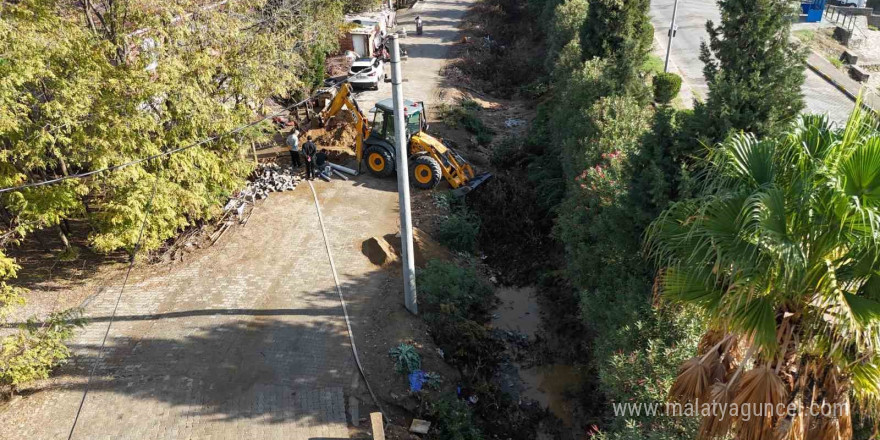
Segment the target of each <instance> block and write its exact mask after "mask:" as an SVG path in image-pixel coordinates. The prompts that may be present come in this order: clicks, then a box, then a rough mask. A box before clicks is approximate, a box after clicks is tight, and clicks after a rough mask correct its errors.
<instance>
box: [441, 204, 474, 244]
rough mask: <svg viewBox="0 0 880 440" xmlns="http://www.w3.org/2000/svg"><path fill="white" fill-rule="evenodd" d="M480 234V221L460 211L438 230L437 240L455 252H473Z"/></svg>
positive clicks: (468, 213)
mask: <svg viewBox="0 0 880 440" xmlns="http://www.w3.org/2000/svg"><path fill="white" fill-rule="evenodd" d="M479 232H480V219H479V218H477V217H476V216H475V215H473V214H471V213H470V212H468V211H466V210H464V209H460V210H457V211H456V212H453V213H452V214H450V215H449V216H448V217H446V219H445V220H443V222H442V223H440V225H439V226H438V228H437V233H436V235H437V240H439V241H440V242H441V243H443V244H445V245H446V246H448V247H449V248H450V249H452V250H454V251H461V252H473V251H474V249H475V248H476V246H477V234H479Z"/></svg>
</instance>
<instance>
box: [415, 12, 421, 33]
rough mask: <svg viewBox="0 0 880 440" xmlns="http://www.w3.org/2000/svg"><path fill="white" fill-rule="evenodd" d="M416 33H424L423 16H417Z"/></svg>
mask: <svg viewBox="0 0 880 440" xmlns="http://www.w3.org/2000/svg"><path fill="white" fill-rule="evenodd" d="M416 35H422V16H421V15H417V16H416Z"/></svg>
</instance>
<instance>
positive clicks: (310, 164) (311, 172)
mask: <svg viewBox="0 0 880 440" xmlns="http://www.w3.org/2000/svg"><path fill="white" fill-rule="evenodd" d="M317 151H318V150H317V148H316V147H315V144H314V142H312V137H311V136H309V137H308V138H306V143H305V144H303V146H302V152H303V156H305V157H306V179H309V180H314V179H315V153H317Z"/></svg>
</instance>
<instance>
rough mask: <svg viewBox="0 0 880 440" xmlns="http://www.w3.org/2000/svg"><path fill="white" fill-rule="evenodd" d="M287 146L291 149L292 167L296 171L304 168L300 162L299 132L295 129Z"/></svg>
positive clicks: (288, 138)
mask: <svg viewBox="0 0 880 440" xmlns="http://www.w3.org/2000/svg"><path fill="white" fill-rule="evenodd" d="M287 146H289V147H290V167H291V168H292V169H294V170H296V169H298V168H299V167H301V166H302V163H300V160H299V130H296V129H294V130H293V133H290V136H287Z"/></svg>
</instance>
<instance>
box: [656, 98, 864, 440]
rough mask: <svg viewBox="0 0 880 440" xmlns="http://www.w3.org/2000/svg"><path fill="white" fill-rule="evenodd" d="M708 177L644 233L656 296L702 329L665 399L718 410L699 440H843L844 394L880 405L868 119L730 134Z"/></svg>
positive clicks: (847, 423) (812, 120) (847, 421)
mask: <svg viewBox="0 0 880 440" xmlns="http://www.w3.org/2000/svg"><path fill="white" fill-rule="evenodd" d="M856 107H858V105H857V106H856ZM703 182H704V185H705V186H704V188H703V192H702V195H701V196H700V197H697V198H695V199H691V200H685V201H681V202H678V203H676V204H674V205H673V206H671V207H670V208H669V209H667V210H666V211H665V212H664V213H663V214H662V215H661V216H660V217H659V218H658V219H657V220H655V221H654V223H653V224H652V225H651V227H650V228H649V229H648V231H647V233H646V237H647V238H646V249H647V252H648V253H649V255H651V256H652V257H653V258H655V259H656V261H657V262H658V265H659V267H661V268H662V269H661V270H660V271H659V273H658V277H657V282H658V287H659V291H660V292H661V294H662V295H663V297H665V298H666V299H669V300H672V301H676V302H680V303H685V304H690V305H692V306H695V309H696V313H700V316H702V317H703V318H704V320H705V322H706V326H707V331H706V333H705V335H704V336H703V339H702V341H701V343H700V353H698V354H697V356H696V357H694V358H693V359H691V360H689V361H687V362H685V364H683V365H682V366H681V367H680V370H679V375H678V377H677V379H676V381H675V383H674V385H673V386H672V388H671V390H670V398H671V399H673V400H677V401H679V402H682V403H685V402H690V403H691V404H693V403H695V402H697V401H699V402H701V403H704V404H705V403H709V404H712V403H716V404H717V405H716V406H715V409H716V412H715V413H712V414H711V415H709V416H706V417H704V418H703V421H702V425H701V428H700V438H703V439H707V438H712V437H722V436H726V435H729V436H732V437H733V438H735V439H738V440H764V439H774V440H775V439H791V440H813V439H815V440H848V439H850V438H852V421H851V418H850V414H849V411H848V409H849V404H850V402H851V401H852V402H854V403H855V404H856V405H858V408H859V410H860V412H861V413H862V414H864V415H868V416H871V418H873V419H874V420H877V418H876V417H875V416H876V415H877V414H878V409H880V406H878V404H880V246H878V244H880V131H878V125H877V121H876V120H875V119H874V118H873V116H868V115H865V114H863V113H862V112H861V111H859V110H856V111H855V112H854V113H853V115H852V116H851V117H850V120H849V121H848V122H847V124H846V126H845V128H843V129H835V128H834V127H832V126H831V125H830V124H829V123H828V121H827V119H825V118H823V117H818V116H805V117H803V119H802V120H801V121H800V123H799V124H798V125H797V127H796V128H794V129H792V131H791V132H790V133H788V134H786V135H784V136H780V137H775V138H767V139H760V140H759V139H756V138H755V137H754V136H751V135H748V134H740V135H737V136H734V137H732V138H730V139H729V140H727V141H726V142H724V143H723V144H721V145H719V146H718V147H717V148H715V149H713V150H712V151H711V152H710V153H709V156H708V161H707V166H706V171H705V176H704V180H703ZM731 403H733V404H739V406H738V407H737V409H736V411H737V413H733V412H732V411H730V409H732V406H730V405H728V406H722V405H724V404H731ZM745 404H749V405H752V406H751V407H750V408H751V410H752V412H754V411H756V408H768V407H766V406H761V407H758V406H756V405H758V404H761V405H766V404H770V405H773V407H772V408H776V407H777V405H779V408H783V409H784V410H782V411H779V410H775V411H772V412H770V413H769V414H768V412H767V411H762V414H760V415H759V416H758V417H744V416H743V414H742V411H744V408H743V405H745ZM823 405H826V406H825V407H824V408H825V409H826V411H824V412H823V411H822V408H823ZM719 408H728V411H726V412H725V413H719V412H718V411H717V410H718V409H719ZM788 408H791V412H790V413H788V411H787V409H788ZM780 413H781V414H780ZM835 413H836V414H835Z"/></svg>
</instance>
